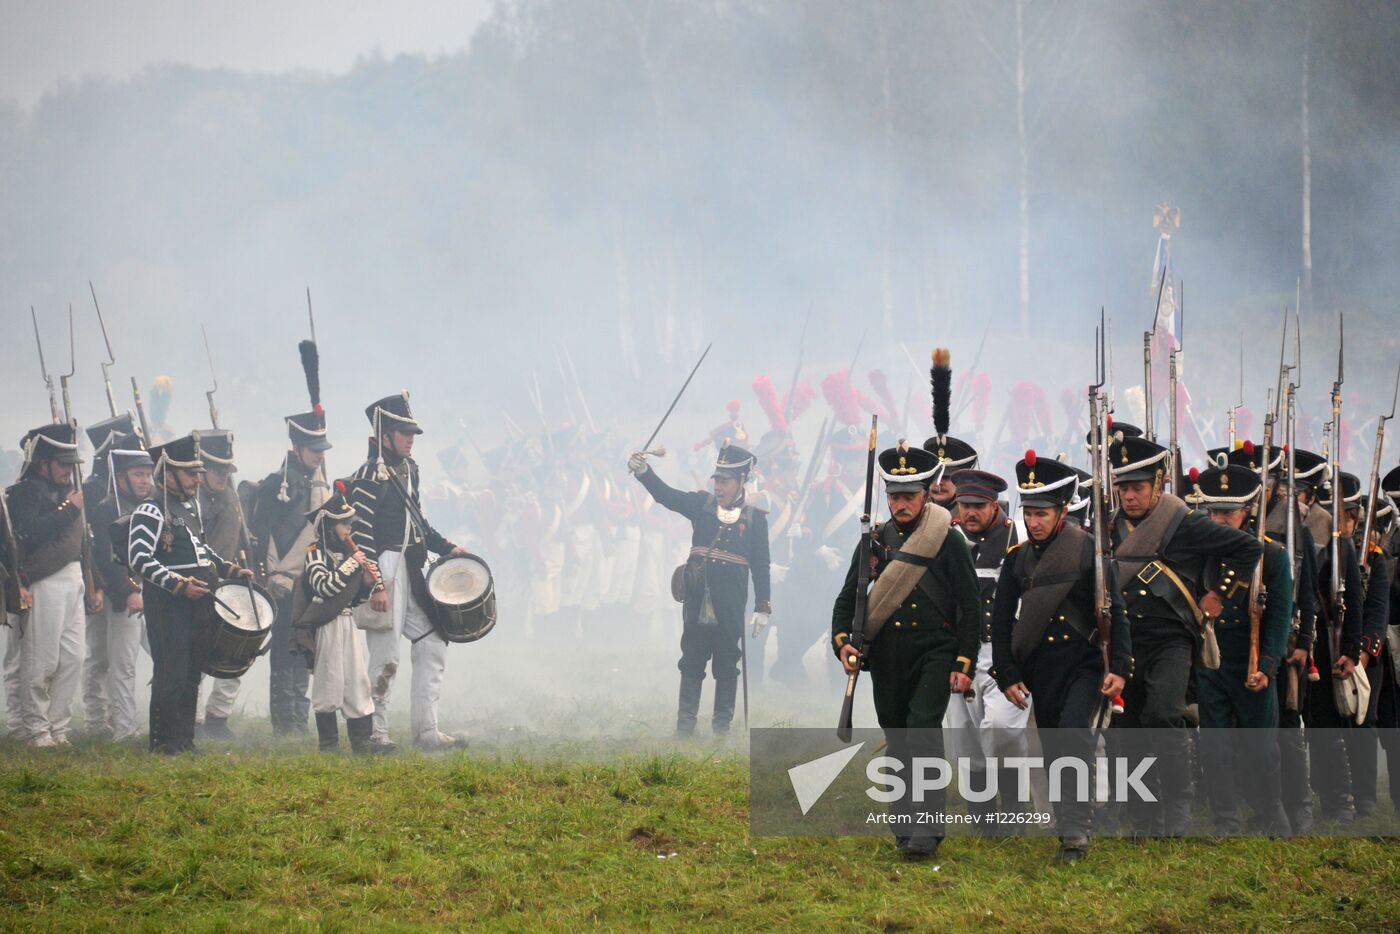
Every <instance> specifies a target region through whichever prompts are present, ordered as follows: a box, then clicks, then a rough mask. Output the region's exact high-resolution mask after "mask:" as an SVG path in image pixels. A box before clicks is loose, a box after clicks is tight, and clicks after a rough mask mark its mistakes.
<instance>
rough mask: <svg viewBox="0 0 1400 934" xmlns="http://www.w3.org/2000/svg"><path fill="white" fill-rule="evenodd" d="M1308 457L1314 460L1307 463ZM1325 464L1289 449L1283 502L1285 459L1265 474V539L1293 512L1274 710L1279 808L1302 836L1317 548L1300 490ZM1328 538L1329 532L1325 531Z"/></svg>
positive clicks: (1307, 799)
mask: <svg viewBox="0 0 1400 934" xmlns="http://www.w3.org/2000/svg"><path fill="white" fill-rule="evenodd" d="M1310 458H1315V461H1316V463H1313V461H1312V460H1310ZM1325 465H1326V462H1325V461H1323V459H1322V458H1320V457H1316V456H1315V455H1309V454H1308V453H1307V452H1306V451H1300V450H1296V449H1295V451H1294V483H1295V486H1296V487H1297V488H1298V489H1299V491H1300V494H1299V496H1298V497H1297V498H1296V499H1295V500H1294V502H1292V503H1289V502H1288V485H1287V484H1288V459H1287V456H1286V455H1285V456H1282V457H1280V458H1279V461H1278V466H1277V467H1275V468H1274V469H1273V471H1272V472H1271V473H1270V483H1269V488H1268V495H1269V514H1268V525H1267V528H1268V532H1269V536H1270V537H1271V538H1272V539H1273V540H1274V541H1276V542H1283V541H1285V539H1286V538H1287V535H1288V510H1289V509H1292V510H1293V511H1294V512H1293V529H1294V533H1293V534H1294V546H1293V551H1294V554H1293V563H1292V567H1291V572H1292V578H1293V621H1292V625H1291V627H1290V633H1289V636H1288V641H1287V643H1286V646H1285V652H1284V658H1283V659H1282V660H1281V662H1280V664H1279V667H1278V677H1276V678H1274V679H1273V680H1274V682H1275V684H1274V686H1275V689H1276V692H1277V694H1278V708H1279V732H1278V743H1279V774H1280V776H1281V779H1282V781H1281V788H1282V794H1283V808H1284V812H1285V813H1286V814H1287V815H1288V823H1289V826H1290V827H1291V829H1292V831H1293V833H1294V834H1295V835H1299V834H1305V833H1307V832H1308V831H1310V830H1312V826H1313V798H1312V787H1311V786H1310V785H1309V784H1308V741H1307V734H1306V732H1305V731H1304V729H1303V710H1304V709H1306V698H1307V691H1308V683H1309V682H1308V656H1309V653H1310V652H1311V651H1312V644H1313V633H1314V631H1315V628H1316V623H1317V595H1318V578H1317V556H1318V546H1317V545H1316V543H1315V542H1314V541H1313V537H1312V533H1311V532H1310V531H1308V526H1307V523H1306V522H1305V521H1304V517H1305V515H1306V513H1307V510H1308V507H1307V506H1306V505H1304V503H1303V501H1302V493H1301V491H1302V490H1303V489H1304V487H1308V488H1311V486H1312V482H1313V481H1312V479H1311V478H1312V477H1314V476H1316V473H1317V471H1319V470H1321V469H1322V468H1323V467H1324V466H1325ZM1328 534H1329V535H1330V534H1331V533H1330V532H1329V533H1328Z"/></svg>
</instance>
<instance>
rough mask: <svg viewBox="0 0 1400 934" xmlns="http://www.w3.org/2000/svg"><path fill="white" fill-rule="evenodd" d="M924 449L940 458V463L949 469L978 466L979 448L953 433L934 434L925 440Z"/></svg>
mask: <svg viewBox="0 0 1400 934" xmlns="http://www.w3.org/2000/svg"><path fill="white" fill-rule="evenodd" d="M924 450H925V451H928V452H929V453H930V454H932V455H933V456H934V457H936V458H938V461H939V463H941V464H942V465H943V466H944V467H945V468H946V469H948V470H957V469H958V468H960V467H976V466H977V449H976V448H974V447H973V446H972V445H970V444H968V443H967V442H966V441H964V440H962V439H961V438H954V437H953V436H952V435H944V436H942V437H939V436H938V435H934V436H933V437H932V438H929V439H927V440H926V441H924Z"/></svg>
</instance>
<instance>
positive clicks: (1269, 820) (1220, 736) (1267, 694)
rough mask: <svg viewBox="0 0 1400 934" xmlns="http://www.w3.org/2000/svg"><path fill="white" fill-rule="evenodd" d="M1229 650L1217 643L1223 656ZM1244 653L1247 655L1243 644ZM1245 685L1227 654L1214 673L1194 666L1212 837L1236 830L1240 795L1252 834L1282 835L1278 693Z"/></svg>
mask: <svg viewBox="0 0 1400 934" xmlns="http://www.w3.org/2000/svg"><path fill="white" fill-rule="evenodd" d="M1222 641H1223V640H1222ZM1228 649H1229V647H1228V646H1227V645H1222V646H1221V652H1222V654H1224V653H1227V652H1228ZM1244 651H1245V653H1246V657H1247V653H1248V651H1249V648H1248V645H1246V646H1244ZM1236 657H1237V656H1236ZM1244 682H1245V666H1244V664H1242V663H1237V662H1234V661H1233V660H1232V659H1231V657H1230V655H1228V654H1227V661H1226V662H1224V663H1222V664H1221V666H1220V668H1218V669H1217V670H1215V671H1210V670H1208V669H1205V668H1201V667H1199V666H1198V667H1197V668H1196V703H1197V706H1198V709H1199V710H1200V715H1201V741H1200V748H1201V766H1202V768H1203V771H1204V773H1205V785H1206V796H1207V798H1208V800H1209V801H1210V809H1211V812H1212V814H1213V815H1214V817H1215V829H1216V832H1217V833H1225V834H1233V833H1238V832H1239V830H1240V822H1239V804H1238V799H1239V798H1240V797H1243V798H1244V799H1245V800H1247V801H1248V802H1249V807H1250V810H1251V811H1252V812H1253V814H1252V816H1251V818H1250V829H1251V830H1253V831H1255V832H1257V833H1270V834H1284V833H1287V832H1288V822H1287V817H1286V816H1285V814H1284V811H1283V797H1282V795H1283V792H1282V786H1281V776H1280V773H1279V746H1278V736H1277V735H1276V734H1277V730H1278V722H1279V718H1278V692H1277V691H1276V690H1274V688H1273V685H1270V686H1269V687H1268V688H1266V689H1265V690H1263V691H1258V692H1255V691H1251V690H1249V689H1248V688H1247V687H1245V685H1244Z"/></svg>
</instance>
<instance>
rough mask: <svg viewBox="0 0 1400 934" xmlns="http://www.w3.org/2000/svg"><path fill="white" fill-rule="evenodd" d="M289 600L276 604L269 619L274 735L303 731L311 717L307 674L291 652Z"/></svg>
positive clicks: (299, 657)
mask: <svg viewBox="0 0 1400 934" xmlns="http://www.w3.org/2000/svg"><path fill="white" fill-rule="evenodd" d="M291 634H292V598H291V597H290V596H287V597H286V598H285V599H282V600H279V601H278V602H277V615H276V616H274V617H273V618H272V634H271V635H270V636H269V637H268V638H269V641H268V646H269V648H268V652H267V658H268V667H269V668H270V669H271V670H270V672H269V677H268V699H267V708H268V713H269V714H271V717H272V729H273V730H274V731H275V732H277V733H288V732H291V731H292V730H298V731H304V730H305V729H306V721H307V718H308V717H309V716H310V714H311V701H310V699H309V698H308V697H307V688H308V686H309V685H310V683H311V672H310V670H309V669H308V668H307V667H306V659H305V658H304V657H302V655H301V654H299V653H295V652H293V651H292V645H291Z"/></svg>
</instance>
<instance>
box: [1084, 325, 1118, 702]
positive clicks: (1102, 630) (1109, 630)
mask: <svg viewBox="0 0 1400 934" xmlns="http://www.w3.org/2000/svg"><path fill="white" fill-rule="evenodd" d="M1094 338H1095V343H1096V344H1097V353H1096V355H1095V360H1094V383H1093V385H1091V386H1090V387H1089V439H1090V440H1089V461H1090V465H1091V470H1092V473H1093V475H1094V490H1095V494H1096V495H1097V496H1099V501H1098V502H1096V503H1093V504H1092V505H1093V515H1092V517H1091V521H1092V523H1093V536H1094V622H1095V628H1096V630H1097V631H1098V634H1099V650H1100V652H1101V653H1102V655H1103V672H1104V675H1105V676H1107V675H1108V673H1109V660H1110V658H1111V657H1112V656H1111V654H1110V645H1109V642H1110V640H1111V639H1112V634H1113V618H1112V612H1113V603H1112V600H1111V598H1110V596H1109V593H1108V568H1107V562H1108V524H1107V523H1108V518H1107V510H1106V509H1105V508H1104V499H1103V496H1102V491H1103V490H1105V489H1106V488H1107V487H1109V486H1110V480H1109V475H1108V473H1107V472H1105V469H1104V468H1105V465H1106V464H1107V448H1108V438H1107V431H1106V429H1107V426H1106V424H1105V423H1106V421H1107V412H1105V411H1104V403H1105V401H1106V399H1105V396H1104V391H1103V387H1104V384H1105V383H1106V382H1107V372H1106V366H1107V362H1106V360H1105V350H1104V345H1105V343H1106V342H1107V334H1106V331H1105V318H1104V314H1103V311H1102V310H1100V312H1099V327H1098V328H1097V329H1096V330H1095V332H1094ZM1108 704H1109V700H1108V698H1106V697H1103V696H1102V695H1100V701H1099V709H1098V713H1097V714H1096V715H1095V717H1094V720H1093V723H1094V725H1095V726H1097V725H1099V724H1100V723H1102V722H1103V720H1104V716H1103V715H1104V713H1105V712H1106V710H1107V709H1108Z"/></svg>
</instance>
